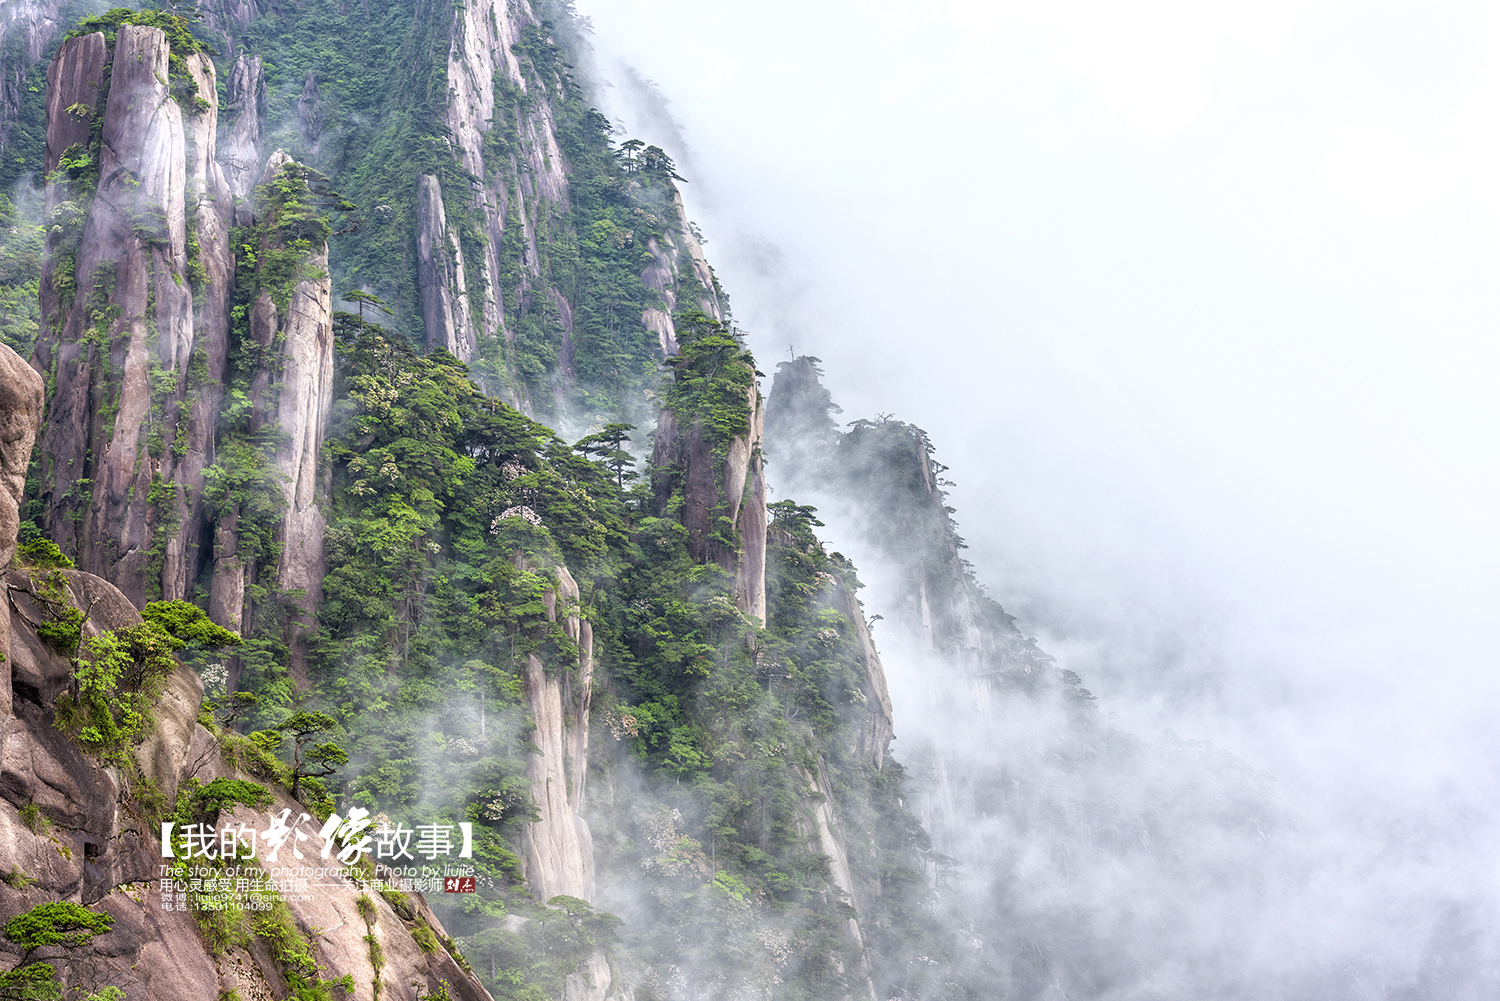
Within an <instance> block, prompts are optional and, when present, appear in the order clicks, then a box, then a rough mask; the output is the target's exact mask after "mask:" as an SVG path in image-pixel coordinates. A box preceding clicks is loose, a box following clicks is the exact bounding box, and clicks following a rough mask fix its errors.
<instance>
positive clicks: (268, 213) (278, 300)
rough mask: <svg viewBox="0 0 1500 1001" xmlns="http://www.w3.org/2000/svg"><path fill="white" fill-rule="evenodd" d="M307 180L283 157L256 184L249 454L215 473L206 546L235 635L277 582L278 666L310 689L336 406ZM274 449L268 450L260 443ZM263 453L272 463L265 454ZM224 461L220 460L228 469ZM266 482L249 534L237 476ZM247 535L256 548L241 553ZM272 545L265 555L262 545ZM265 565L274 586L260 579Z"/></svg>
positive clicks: (213, 598) (237, 437)
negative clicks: (282, 616) (270, 497)
mask: <svg viewBox="0 0 1500 1001" xmlns="http://www.w3.org/2000/svg"><path fill="white" fill-rule="evenodd" d="M307 181H308V172H307V170H306V168H305V167H303V166H302V165H301V164H298V163H296V162H295V161H293V160H292V159H291V158H290V157H288V156H287V155H286V154H285V153H284V152H282V151H280V150H278V151H277V152H276V153H274V154H272V156H271V157H270V159H269V160H268V161H267V163H266V167H265V170H264V171H263V172H262V174H261V178H260V183H259V185H258V186H257V188H258V191H259V192H260V194H259V195H258V196H257V202H256V204H255V207H254V211H255V214H254V217H253V223H254V225H253V227H252V228H253V232H254V234H255V236H254V237H253V238H254V239H255V240H256V243H255V246H254V258H255V263H254V264H253V265H249V266H248V273H247V274H245V275H244V276H243V277H244V279H245V282H244V284H245V285H246V286H247V287H249V288H251V289H252V290H253V294H252V295H250V296H248V297H247V300H246V302H245V303H244V304H243V309H244V310H246V311H248V315H247V317H246V321H245V323H244V324H243V327H242V329H237V331H236V338H237V341H238V346H239V349H240V352H241V355H242V361H241V367H240V370H239V371H238V372H237V378H238V380H242V381H243V383H244V385H245V390H244V392H245V402H246V403H247V404H248V408H249V412H248V414H247V415H245V423H244V425H243V426H242V427H240V428H235V427H231V428H230V430H229V440H230V441H233V442H236V443H238V444H239V445H241V446H242V447H246V448H251V449H256V451H253V452H250V453H248V454H246V455H242V456H241V457H240V460H239V467H238V469H237V470H236V469H233V468H225V467H220V468H219V469H217V470H216V473H217V475H218V479H217V481H216V490H215V492H214V496H215V497H216V498H217V499H218V501H219V502H220V504H221V505H222V507H221V509H220V520H219V523H218V528H217V531H216V538H215V543H214V560H215V562H214V572H213V580H212V584H211V585H210V609H211V611H212V612H213V614H215V615H216V616H217V617H218V618H217V619H216V621H218V620H222V624H224V625H226V626H228V627H230V628H242V627H244V626H246V625H247V624H249V623H252V622H253V621H254V620H255V615H256V607H255V604H256V603H255V598H254V594H255V591H256V587H257V584H259V585H262V586H263V585H265V584H269V583H273V582H274V586H275V591H276V592H277V595H276V596H275V597H273V598H271V599H270V600H269V601H263V602H262V603H263V604H265V605H267V606H271V607H274V606H275V605H277V604H278V603H279V604H280V605H281V606H282V607H283V608H284V609H285V610H286V611H287V613H288V615H287V620H286V622H285V624H284V631H285V639H286V645H287V651H288V662H287V667H288V670H289V671H290V673H291V676H292V678H293V680H294V681H296V682H297V683H298V684H299V685H302V686H305V685H306V684H307V680H308V675H307V644H306V634H307V631H308V630H309V629H310V628H311V626H312V622H313V619H314V617H315V616H316V613H317V608H318V603H319V600H320V597H321V595H322V581H323V576H324V573H325V567H324V553H323V535H324V531H325V530H326V528H327V520H326V518H325V516H324V514H323V511H322V508H321V506H320V505H322V504H323V503H324V502H325V500H326V497H327V490H328V486H327V480H328V473H327V470H326V469H325V468H323V467H322V465H321V458H320V453H321V450H322V447H323V436H324V434H325V432H326V430H327V426H328V416H329V412H330V408H331V407H332V405H333V397H332V391H333V294H332V284H331V281H330V278H329V274H328V247H327V243H326V242H325V239H326V226H325V225H324V224H323V223H321V222H320V221H318V220H316V219H310V218H308V217H307V214H306V210H305V208H304V206H303V202H302V200H303V199H306V198H309V197H310V196H311V192H310V190H309V187H308V183H307ZM268 441H274V443H275V446H274V450H267V449H266V447H265V443H266V442H268ZM268 451H269V454H267V453H268ZM229 461H233V460H232V458H231V459H226V462H229ZM265 475H269V476H270V478H271V479H273V480H275V481H276V482H277V483H278V484H279V486H280V494H281V496H280V498H279V504H277V505H275V507H276V508H279V510H273V511H270V512H267V511H265V510H262V511H261V512H260V513H259V514H258V515H257V517H258V518H259V522H260V523H259V525H257V526H254V527H252V526H251V525H250V524H249V522H248V520H247V519H248V518H249V517H250V515H249V512H248V509H247V506H246V498H245V496H244V495H243V491H242V490H240V489H238V488H239V486H240V485H239V484H238V483H236V482H235V480H236V478H237V477H243V476H265ZM247 530H248V531H249V532H250V537H255V536H256V535H257V534H261V535H262V536H263V534H264V533H266V532H267V531H269V535H270V539H269V540H267V539H265V538H264V537H262V538H260V539H259V541H258V543H257V548H256V551H255V552H254V553H253V554H252V553H247V552H243V551H242V549H243V545H244V542H245V539H246V532H247ZM268 541H269V542H271V543H273V544H274V546H275V549H274V550H273V552H274V556H272V554H271V553H268V552H267V550H268V548H269V547H268V546H267V544H266V543H267V542H268ZM273 567H274V577H271V578H266V577H264V576H263V574H264V573H265V572H266V571H269V570H270V569H272V568H273Z"/></svg>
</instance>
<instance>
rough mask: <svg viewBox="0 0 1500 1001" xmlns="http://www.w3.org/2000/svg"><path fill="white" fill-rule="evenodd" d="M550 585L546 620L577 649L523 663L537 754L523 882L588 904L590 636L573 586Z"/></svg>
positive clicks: (543, 896)
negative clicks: (571, 659)
mask: <svg viewBox="0 0 1500 1001" xmlns="http://www.w3.org/2000/svg"><path fill="white" fill-rule="evenodd" d="M556 573H557V587H556V588H555V589H550V590H548V591H547V592H546V595H545V596H544V599H543V600H544V602H545V604H546V606H547V617H548V619H549V620H550V621H552V622H561V623H562V626H563V629H564V630H565V631H566V633H567V636H568V638H569V639H570V640H572V642H573V643H574V644H576V646H577V649H578V660H577V663H576V664H573V663H564V664H553V665H546V664H544V663H543V662H542V658H541V657H540V656H538V655H537V654H534V653H533V654H530V655H528V657H527V659H526V675H525V691H526V704H527V706H528V708H529V709H530V711H531V718H532V720H533V722H535V724H536V735H535V737H534V738H533V742H534V743H535V745H536V748H537V751H536V753H534V754H532V755H531V756H530V757H529V758H528V759H527V763H526V776H527V778H528V779H530V780H531V799H532V801H533V802H534V803H536V805H537V812H538V813H539V814H540V819H539V820H537V821H536V822H535V823H532V824H528V825H527V826H526V828H525V834H524V845H525V849H526V863H527V865H526V882H527V885H528V886H529V887H530V888H531V892H532V893H533V894H534V895H535V896H536V898H537V899H538V900H541V901H544V902H545V901H548V900H551V899H552V898H553V897H555V896H558V895H559V894H564V895H566V896H569V897H577V898H578V899H580V900H587V901H593V899H594V845H593V838H592V837H591V836H590V834H589V827H588V824H587V823H586V822H585V821H584V819H583V817H582V812H583V794H584V786H585V783H586V781H587V779H588V745H589V701H590V697H591V696H592V694H593V684H594V633H593V627H592V626H590V625H589V623H588V621H587V620H585V619H583V618H581V617H580V615H579V612H578V584H577V582H575V581H574V580H573V577H572V575H571V574H569V573H568V571H567V570H566V569H565V568H563V567H558V568H557V570H556Z"/></svg>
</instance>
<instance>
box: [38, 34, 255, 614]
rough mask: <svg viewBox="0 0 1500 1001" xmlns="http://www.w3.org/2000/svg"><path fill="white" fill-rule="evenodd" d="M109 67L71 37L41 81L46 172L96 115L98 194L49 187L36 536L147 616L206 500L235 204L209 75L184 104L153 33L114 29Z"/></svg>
mask: <svg viewBox="0 0 1500 1001" xmlns="http://www.w3.org/2000/svg"><path fill="white" fill-rule="evenodd" d="M105 56H106V49H105V42H104V36H103V35H100V34H93V35H87V36H83V37H80V38H76V39H72V40H70V41H69V42H67V43H66V44H64V45H63V46H62V48H61V49H60V50H59V52H58V54H57V56H56V58H55V59H54V60H53V64H52V66H51V68H50V70H49V73H48V80H49V85H50V86H49V92H48V111H49V116H48V133H47V162H48V166H49V168H50V167H53V166H55V165H56V164H57V162H58V160H59V158H60V157H61V156H62V155H63V153H64V152H66V151H67V149H69V148H70V147H72V146H73V145H75V144H76V143H80V142H87V141H88V137H89V128H90V123H91V122H92V120H93V119H94V118H95V117H96V116H98V115H101V114H102V115H103V120H102V123H101V124H102V129H101V136H100V144H99V146H98V148H97V149H95V150H92V151H91V152H92V153H93V155H94V156H95V157H96V159H97V162H98V164H99V177H98V182H97V190H96V191H95V192H94V193H93V194H92V195H90V194H89V192H88V191H87V190H83V189H79V188H76V187H75V186H73V185H71V184H69V183H68V182H66V181H61V182H59V183H54V184H50V185H49V186H48V190H47V211H48V215H49V219H50V220H52V222H53V224H54V225H53V226H52V227H51V229H50V231H49V234H48V242H47V249H48V260H47V263H46V265H45V266H44V273H43V291H42V302H41V306H42V336H41V338H40V340H39V341H38V344H37V348H36V352H35V354H34V356H33V365H34V367H36V368H37V369H38V370H39V371H41V372H43V373H44V374H47V375H49V376H50V377H51V378H52V379H53V380H54V385H55V390H54V391H53V394H52V397H51V399H50V400H49V402H48V411H47V423H46V428H45V430H44V432H43V435H42V457H43V469H42V475H41V480H42V483H41V495H42V496H41V499H42V501H43V506H44V510H45V511H46V512H47V514H46V519H45V523H44V524H43V525H42V526H41V527H42V529H43V532H44V534H46V535H47V536H48V537H49V538H51V539H53V540H54V541H55V542H57V543H58V545H60V546H62V548H63V549H64V551H65V552H67V553H68V554H69V555H70V556H72V557H73V558H74V559H75V560H76V561H77V562H78V564H79V566H80V568H81V569H85V570H88V571H90V572H92V573H95V574H98V575H99V576H101V577H104V578H106V579H108V580H110V581H112V582H114V583H115V584H116V585H117V586H119V587H120V588H121V590H122V591H124V592H125V594H126V595H127V596H128V597H129V598H130V599H131V600H132V602H134V603H135V604H137V605H141V604H144V603H145V601H147V600H150V598H153V597H158V596H159V597H165V598H180V597H182V596H183V595H184V594H185V593H186V589H187V586H188V578H189V577H190V576H192V571H191V570H190V569H189V568H190V567H191V568H196V566H197V564H198V558H199V550H200V549H201V548H202V547H203V545H204V544H205V542H206V540H205V539H203V538H202V537H201V536H202V527H203V518H202V517H201V494H202V486H203V470H204V468H205V467H206V466H207V465H208V464H209V463H210V462H211V461H212V456H211V454H210V453H211V449H212V436H211V432H212V428H213V424H214V422H215V421H216V420H217V411H218V395H217V393H218V389H217V385H218V383H219V382H220V381H221V378H222V375H223V364H224V357H225V341H226V338H227V331H228V310H227V299H226V296H227V294H228V281H227V276H228V275H229V274H230V272H231V270H232V262H231V260H230V257H229V250H228V225H227V222H228V213H229V208H230V205H229V197H228V188H227V185H225V183H224V180H223V177H222V174H221V172H220V171H219V168H218V166H217V164H216V163H215V160H214V142H215V135H216V131H217V129H216V120H217V111H216V105H215V102H214V95H215V90H216V85H215V81H214V71H213V64H212V62H211V61H210V60H209V59H207V58H206V57H203V56H200V55H188V56H187V57H186V58H185V59H184V60H183V63H184V65H185V68H186V70H187V72H188V74H189V76H190V77H191V78H192V79H193V80H194V82H195V84H196V86H197V89H198V94H199V96H200V98H201V100H200V101H198V102H188V103H189V105H190V106H188V107H183V106H180V105H179V104H178V102H177V100H176V99H175V98H174V97H173V96H172V94H171V88H170V74H171V67H170V66H169V62H168V60H169V57H170V49H169V47H168V44H167V41H166V38H165V36H164V35H163V33H162V32H161V31H160V30H158V29H156V28H149V27H140V26H137V25H123V26H121V28H120V29H119V32H118V33H117V36H116V40H115V45H114V53H113V63H112V66H113V68H112V70H111V71H110V72H109V74H108V76H107V77H106V76H105V74H104V72H103V62H104V59H105ZM90 109H92V110H90ZM190 205H191V207H192V209H193V211H192V213H191V215H192V217H193V218H194V220H195V221H194V226H195V230H194V233H193V234H192V236H193V237H195V240H192V241H190V240H189V233H188V218H189V215H190V212H189V207H190ZM194 242H196V244H197V249H196V251H195V252H193V251H190V246H191V244H192V243H194ZM195 285H198V286H199V287H201V288H202V290H203V295H202V297H201V299H200V301H198V302H196V303H195V301H194V295H193V291H194V286H195ZM101 300H102V308H101ZM195 348H196V349H197V350H199V351H201V352H202V353H203V356H204V361H205V362H206V363H207V364H206V369H205V370H204V371H203V373H202V377H201V378H195V377H194V376H192V375H190V366H189V359H190V358H191V357H192V356H193V354H194V351H195ZM184 424H185V426H184Z"/></svg>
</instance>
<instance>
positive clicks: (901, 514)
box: [767, 357, 1052, 706]
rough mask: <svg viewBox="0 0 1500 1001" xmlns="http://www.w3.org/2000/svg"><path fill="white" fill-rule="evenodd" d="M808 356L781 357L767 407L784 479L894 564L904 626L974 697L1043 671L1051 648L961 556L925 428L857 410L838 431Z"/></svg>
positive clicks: (771, 445) (771, 446)
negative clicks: (989, 593)
mask: <svg viewBox="0 0 1500 1001" xmlns="http://www.w3.org/2000/svg"><path fill="white" fill-rule="evenodd" d="M818 375H819V373H818V369H817V359H816V358H807V357H803V358H797V359H795V360H793V361H791V362H782V363H781V364H780V365H779V366H778V367H777V371H776V379H775V382H774V384H773V387H772V391H771V400H770V403H769V406H768V417H767V425H768V430H767V440H768V452H769V454H770V455H771V457H772V459H773V460H775V461H776V462H777V463H778V465H777V469H778V471H779V473H780V475H781V476H782V486H783V487H784V488H785V489H787V490H788V491H790V492H793V493H795V494H796V495H797V496H799V497H806V498H808V499H817V500H818V502H819V503H820V504H822V503H828V504H831V505H837V506H838V509H839V510H840V511H841V512H842V513H844V514H847V515H848V516H849V517H850V518H851V519H852V523H853V524H854V526H855V527H856V528H857V529H858V530H859V532H860V533H861V535H862V538H863V540H864V541H865V543H866V544H868V545H869V546H870V547H871V551H872V552H874V553H876V554H878V555H879V556H880V560H881V563H882V565H884V566H889V567H891V568H893V569H895V570H896V572H895V574H894V575H893V579H894V581H895V582H896V584H895V587H896V606H895V608H894V609H892V610H893V611H894V612H895V613H896V615H897V616H899V623H900V625H901V626H902V628H905V629H907V630H908V631H910V632H911V633H912V634H913V635H916V636H919V637H920V638H921V639H922V642H923V643H924V645H926V646H927V647H928V648H929V649H930V650H931V651H933V652H934V653H939V654H942V655H943V656H944V657H945V658H946V659H947V660H948V662H950V663H952V664H954V665H955V666H958V667H960V668H961V669H962V671H963V673H964V674H965V676H967V677H968V678H969V679H970V687H971V692H972V695H973V698H974V699H975V701H976V702H977V703H979V704H980V705H981V706H984V705H988V703H989V699H990V697H991V694H992V686H993V685H995V684H1003V683H1005V682H1006V680H1007V679H1010V680H1014V679H1016V678H1018V677H1019V678H1027V677H1030V676H1031V675H1033V674H1036V679H1033V680H1037V679H1039V678H1040V677H1041V676H1042V674H1043V673H1050V667H1051V664H1052V659H1051V658H1050V657H1048V656H1047V655H1046V654H1045V653H1043V652H1041V651H1040V650H1039V649H1037V646H1036V643H1035V641H1034V640H1030V639H1028V638H1027V637H1025V636H1023V635H1022V634H1021V631H1020V630H1019V629H1018V628H1017V627H1016V625H1015V620H1014V618H1013V617H1011V616H1010V615H1008V614H1006V613H1005V611H1004V610H1003V609H1001V608H1000V606H999V605H998V604H996V603H995V602H994V601H993V600H991V599H990V598H988V597H986V596H985V595H984V593H983V591H982V590H981V589H980V588H979V586H978V584H977V583H976V582H975V580H974V576H973V573H972V571H971V570H970V569H969V566H968V564H967V563H966V562H965V561H964V559H963V557H962V555H961V554H962V550H963V540H962V539H961V538H960V537H959V535H958V532H957V530H956V529H955V527H954V524H953V519H952V517H951V515H950V509H949V508H948V507H947V506H946V495H945V493H944V491H943V490H942V484H941V483H940V482H939V479H940V475H941V473H942V471H943V470H944V469H946V467H944V466H941V465H940V464H939V463H937V462H936V461H935V460H934V459H933V457H932V451H933V448H932V444H931V443H930V442H929V441H928V438H927V435H926V433H925V432H923V431H922V429H920V428H917V427H913V426H912V425H909V424H905V423H902V422H901V421H893V420H889V419H885V420H881V421H878V422H872V421H855V422H853V423H852V424H851V430H849V431H847V432H842V433H841V432H840V431H839V430H838V429H837V428H836V427H835V425H834V422H833V420H832V418H831V416H830V415H831V414H833V413H837V412H839V408H838V407H837V406H836V405H835V404H834V402H833V399H832V397H831V396H830V395H829V393H828V391H827V390H826V389H825V388H824V387H823V385H822V383H821V382H820V381H819V378H818Z"/></svg>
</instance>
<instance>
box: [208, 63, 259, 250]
mask: <svg viewBox="0 0 1500 1001" xmlns="http://www.w3.org/2000/svg"><path fill="white" fill-rule="evenodd" d="M226 83H227V87H226V91H225V92H226V94H227V96H228V100H229V106H228V108H227V109H226V117H227V118H228V119H229V129H228V134H227V135H226V137H225V142H224V146H223V148H222V149H221V150H220V151H219V163H220V164H221V165H222V167H223V168H224V178H225V180H226V181H227V182H228V184H229V191H230V193H231V194H233V195H234V197H235V198H236V199H241V200H244V199H248V198H249V197H250V193H251V191H252V190H253V189H254V187H255V182H256V180H257V179H258V178H259V177H260V166H261V128H262V122H263V120H264V118H265V114H266V80H265V74H264V72H263V71H262V69H261V61H260V56H251V55H246V54H244V53H241V54H240V56H239V58H237V59H236V60H235V61H234V67H233V68H232V69H231V70H230V72H229V79H228V81H226ZM238 213H239V215H238V218H237V221H238V222H239V224H240V225H246V224H248V223H249V222H250V220H251V218H252V217H253V214H254V213H253V211H252V209H251V206H250V205H249V204H242V205H241V206H240V208H239V210H238Z"/></svg>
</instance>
